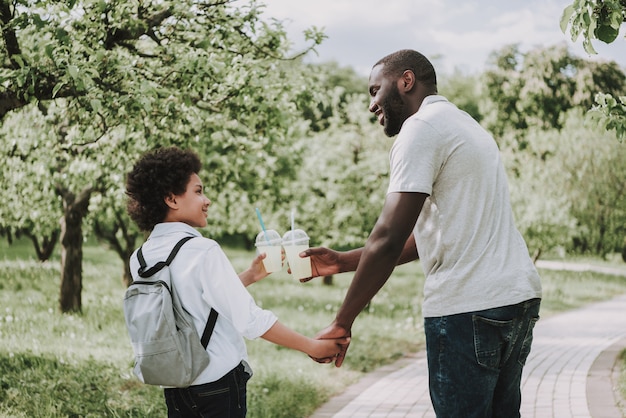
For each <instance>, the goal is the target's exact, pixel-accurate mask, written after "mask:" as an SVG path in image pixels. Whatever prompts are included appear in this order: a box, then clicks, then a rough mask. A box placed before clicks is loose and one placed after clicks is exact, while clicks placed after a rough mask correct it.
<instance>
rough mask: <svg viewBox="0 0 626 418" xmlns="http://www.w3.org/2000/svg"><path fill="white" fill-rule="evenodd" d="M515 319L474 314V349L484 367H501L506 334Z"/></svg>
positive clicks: (495, 368) (479, 362)
mask: <svg viewBox="0 0 626 418" xmlns="http://www.w3.org/2000/svg"><path fill="white" fill-rule="evenodd" d="M512 322H513V321H499V320H495V319H489V318H484V317H482V316H478V315H473V316H472V323H473V325H474V350H475V354H476V361H477V362H478V364H480V365H481V366H483V367H486V368H489V369H493V370H498V369H500V367H501V363H502V355H503V349H504V345H505V344H506V339H505V336H506V335H508V333H509V332H508V330H509V329H510V328H511V326H512Z"/></svg>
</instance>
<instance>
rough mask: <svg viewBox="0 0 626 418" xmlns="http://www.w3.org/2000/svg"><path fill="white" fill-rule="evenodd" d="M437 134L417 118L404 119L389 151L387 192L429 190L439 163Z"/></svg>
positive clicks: (439, 152) (439, 144)
mask: <svg viewBox="0 0 626 418" xmlns="http://www.w3.org/2000/svg"><path fill="white" fill-rule="evenodd" d="M439 137H440V135H438V134H437V132H436V131H435V130H434V129H433V128H432V127H431V125H430V124H428V123H427V122H424V121H422V120H420V119H407V120H406V122H405V123H404V125H403V127H402V130H401V131H400V134H399V135H398V137H397V138H396V141H395V142H394V143H393V146H392V147H391V151H390V153H389V162H390V180H389V188H388V189H387V193H393V192H417V193H426V194H428V195H430V194H432V189H433V184H434V182H435V180H436V177H437V174H438V172H439V170H440V168H441V166H442V165H443V161H442V158H441V151H440V150H441V145H442V144H441V143H440V141H441V140H440V138H439Z"/></svg>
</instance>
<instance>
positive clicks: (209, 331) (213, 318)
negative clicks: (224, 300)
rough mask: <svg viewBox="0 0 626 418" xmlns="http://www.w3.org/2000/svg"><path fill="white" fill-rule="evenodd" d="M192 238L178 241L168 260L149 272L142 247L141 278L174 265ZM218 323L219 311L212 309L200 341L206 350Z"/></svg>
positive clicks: (139, 251)
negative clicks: (178, 255) (177, 256)
mask: <svg viewBox="0 0 626 418" xmlns="http://www.w3.org/2000/svg"><path fill="white" fill-rule="evenodd" d="M192 238H193V236H190V237H185V238H183V239H181V240H180V241H178V242H177V243H176V245H174V248H172V252H171V253H170V255H169V256H168V257H167V260H165V261H159V262H158V263H156V264H155V265H154V266H153V267H151V268H149V269H148V270H146V267H147V265H146V259H145V258H144V257H143V252H142V251H141V247H139V250H138V251H137V259H138V260H139V271H138V273H139V276H140V277H143V278H146V277H150V276H154V275H155V274H156V273H158V272H159V271H160V270H161V269H163V267H165V266H169V265H170V264H171V263H172V260H174V257H176V254H178V250H180V247H182V246H183V244H184V243H186V242H187V241H189V240H190V239H192ZM142 247H143V246H142ZM216 322H217V311H216V310H215V309H213V308H211V312H210V313H209V319H208V320H207V323H206V326H205V327H204V332H203V333H202V338H201V339H200V342H201V343H202V346H203V347H204V348H205V349H206V347H207V346H208V345H209V340H210V339H211V335H213V329H214V328H215V323H216Z"/></svg>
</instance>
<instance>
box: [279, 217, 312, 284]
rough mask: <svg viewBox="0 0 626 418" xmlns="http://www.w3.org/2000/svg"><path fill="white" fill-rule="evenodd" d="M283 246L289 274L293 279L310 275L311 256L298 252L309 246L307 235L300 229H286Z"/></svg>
mask: <svg viewBox="0 0 626 418" xmlns="http://www.w3.org/2000/svg"><path fill="white" fill-rule="evenodd" d="M283 248H284V249H285V254H286V255H287V261H288V262H289V268H291V275H292V276H293V278H294V279H304V278H306V277H311V276H312V273H311V258H310V257H300V256H299V254H300V253H301V252H302V251H304V250H306V249H307V248H309V236H308V235H307V234H306V232H304V231H303V230H301V229H294V230H293V231H287V232H286V233H285V235H283Z"/></svg>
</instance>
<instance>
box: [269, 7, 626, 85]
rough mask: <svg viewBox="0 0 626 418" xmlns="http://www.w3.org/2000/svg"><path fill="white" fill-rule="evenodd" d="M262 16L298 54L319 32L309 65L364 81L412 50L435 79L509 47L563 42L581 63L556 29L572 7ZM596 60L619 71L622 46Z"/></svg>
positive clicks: (287, 10)
mask: <svg viewBox="0 0 626 418" xmlns="http://www.w3.org/2000/svg"><path fill="white" fill-rule="evenodd" d="M260 1H261V2H262V3H265V4H266V5H267V7H266V9H265V13H264V14H265V16H271V17H275V18H277V19H279V20H283V21H284V25H285V28H286V30H287V32H288V36H289V39H290V40H291V41H292V42H293V44H294V49H296V50H297V49H298V48H299V47H300V48H301V47H303V46H304V39H303V36H302V31H303V30H304V29H306V28H309V27H311V26H317V27H320V28H324V32H325V33H326V35H327V36H328V38H327V39H326V40H325V41H324V43H323V44H322V45H321V46H320V47H318V52H319V56H317V57H316V56H314V55H312V56H311V57H310V58H309V59H310V60H311V61H315V62H320V61H330V60H334V61H337V62H338V63H339V64H340V65H344V66H351V67H353V68H355V70H357V71H358V72H359V73H363V74H365V75H367V74H369V70H370V68H371V65H372V64H373V63H374V62H376V61H377V60H378V59H379V58H381V57H382V56H384V55H386V54H388V53H390V52H393V51H395V50H398V49H402V48H413V49H416V50H418V51H420V52H422V53H424V54H425V55H426V56H428V57H429V58H431V59H433V61H434V63H435V65H436V66H437V68H438V69H439V70H440V71H443V72H450V71H453V70H454V69H455V68H458V69H461V70H464V71H466V72H477V71H481V70H482V69H483V68H484V66H485V63H486V61H487V59H488V56H489V54H490V53H492V52H494V51H497V50H499V49H501V48H502V47H504V46H505V45H509V44H519V45H520V49H521V51H522V52H525V51H528V50H530V49H532V48H535V47H537V46H544V47H549V46H552V45H555V44H558V43H562V42H566V43H567V44H568V46H569V47H570V49H571V50H572V52H573V53H575V54H578V55H581V56H585V57H587V54H586V53H584V51H583V49H582V46H581V40H579V41H578V42H577V43H573V42H571V41H570V40H569V39H568V36H567V35H565V34H563V33H562V32H561V30H560V28H559V21H560V17H561V14H562V12H563V9H564V8H565V6H567V5H568V4H570V3H571V0H526V1H523V2H522V1H502V0H467V1H460V0H438V1H434V0H384V1H383V2H381V1H380V0H316V1H315V2H308V1H307V2H299V1H296V0H260ZM594 46H596V47H597V49H598V52H600V56H597V57H595V59H614V60H618V62H621V65H626V41H625V40H624V39H622V38H620V39H618V40H617V41H616V42H615V43H614V44H611V45H608V46H606V45H602V44H601V43H595V42H594Z"/></svg>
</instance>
